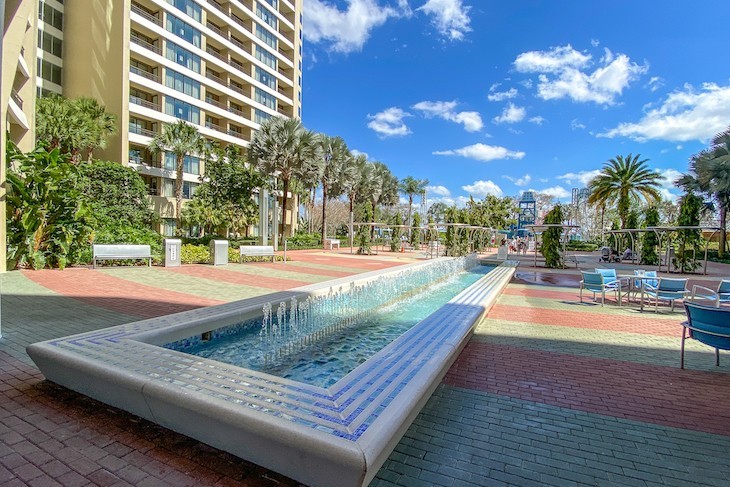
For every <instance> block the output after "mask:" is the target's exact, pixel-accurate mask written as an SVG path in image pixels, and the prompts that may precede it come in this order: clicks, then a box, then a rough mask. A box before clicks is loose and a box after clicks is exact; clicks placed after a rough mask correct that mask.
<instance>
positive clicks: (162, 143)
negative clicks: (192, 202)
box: [148, 120, 206, 230]
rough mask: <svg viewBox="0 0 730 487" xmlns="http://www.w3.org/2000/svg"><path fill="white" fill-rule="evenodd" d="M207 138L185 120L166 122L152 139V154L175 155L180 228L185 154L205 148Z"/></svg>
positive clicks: (177, 207) (179, 222)
mask: <svg viewBox="0 0 730 487" xmlns="http://www.w3.org/2000/svg"><path fill="white" fill-rule="evenodd" d="M205 145H206V140H205V138H204V137H203V136H202V135H200V132H198V129H197V128H195V127H194V126H192V125H190V124H189V123H187V122H185V121H184V120H178V121H177V122H174V123H170V122H165V124H164V125H163V126H162V132H161V133H159V134H157V135H155V137H154V138H153V139H152V140H151V141H150V143H149V146H148V149H149V150H150V152H151V153H152V154H162V153H164V152H171V153H173V154H174V155H175V218H176V222H177V223H176V224H177V228H178V230H179V229H180V228H181V226H182V225H181V222H182V200H183V168H184V163H185V156H187V155H189V154H191V153H196V152H197V153H200V152H203V151H204V150H205Z"/></svg>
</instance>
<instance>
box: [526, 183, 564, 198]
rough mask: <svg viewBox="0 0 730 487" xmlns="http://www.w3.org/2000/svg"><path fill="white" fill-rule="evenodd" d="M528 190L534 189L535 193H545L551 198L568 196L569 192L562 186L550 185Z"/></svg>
mask: <svg viewBox="0 0 730 487" xmlns="http://www.w3.org/2000/svg"><path fill="white" fill-rule="evenodd" d="M530 191H535V192H537V193H541V194H546V195H548V196H552V197H553V198H557V199H559V200H562V199H565V198H570V197H571V194H572V193H571V192H570V191H568V190H567V189H565V188H563V187H562V186H551V187H549V188H545V189H537V190H535V189H531V190H530Z"/></svg>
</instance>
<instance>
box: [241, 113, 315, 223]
mask: <svg viewBox="0 0 730 487" xmlns="http://www.w3.org/2000/svg"><path fill="white" fill-rule="evenodd" d="M318 154H319V149H318V144H317V136H316V135H315V134H314V133H313V132H311V131H309V130H306V129H305V128H304V126H303V125H302V122H301V120H299V119H298V118H282V117H272V118H270V119H269V120H267V121H266V122H264V123H263V124H262V125H261V128H260V129H259V130H258V131H257V132H254V135H253V137H252V139H251V144H250V145H249V147H248V161H249V163H250V164H252V165H253V166H255V167H257V168H258V169H259V171H261V172H262V173H263V174H265V175H268V176H271V177H274V178H276V179H277V180H278V181H279V182H280V183H281V189H282V191H283V196H282V205H281V231H280V233H281V234H282V235H283V233H284V229H285V228H286V225H285V223H286V205H287V199H288V197H289V190H290V187H291V185H292V182H293V180H296V179H297V178H298V177H299V176H300V174H301V170H302V167H303V165H305V164H309V163H310V161H311V160H312V159H314V158H317V157H318Z"/></svg>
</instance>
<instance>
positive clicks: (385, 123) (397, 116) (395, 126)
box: [368, 107, 411, 137]
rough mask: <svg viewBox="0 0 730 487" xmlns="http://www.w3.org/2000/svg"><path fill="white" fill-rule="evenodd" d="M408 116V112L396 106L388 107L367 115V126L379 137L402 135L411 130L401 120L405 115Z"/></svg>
mask: <svg viewBox="0 0 730 487" xmlns="http://www.w3.org/2000/svg"><path fill="white" fill-rule="evenodd" d="M410 116H411V114H410V113H408V112H404V111H403V110H401V109H400V108H398V107H390V108H387V109H385V110H383V111H382V112H380V113H376V114H375V115H368V118H369V119H370V122H368V127H370V128H371V129H373V130H374V131H375V132H377V133H378V134H379V135H380V136H381V137H402V136H404V135H408V134H410V133H411V130H410V129H409V128H408V126H407V125H406V124H405V123H404V122H403V119H404V118H405V117H410Z"/></svg>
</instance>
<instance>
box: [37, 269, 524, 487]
mask: <svg viewBox="0 0 730 487" xmlns="http://www.w3.org/2000/svg"><path fill="white" fill-rule="evenodd" d="M445 262H450V264H449V265H452V266H454V265H455V266H457V267H462V268H463V267H465V265H464V263H463V262H462V263H459V262H458V261H456V260H455V259H438V260H434V261H429V262H426V263H418V264H411V265H407V266H402V267H400V268H397V269H395V270H390V271H377V272H372V273H366V274H361V275H359V276H356V277H355V278H353V279H339V280H335V281H330V282H327V283H320V284H314V285H310V286H304V287H301V288H298V289H295V290H292V291H287V292H280V293H274V294H272V295H268V296H265V297H259V298H253V299H248V300H244V301H239V302H235V303H227V304H224V305H220V306H214V307H209V308H201V309H197V310H193V311H187V312H184V313H178V314H176V315H170V316H164V317H160V318H155V319H150V320H144V321H139V322H135V323H129V324H125V325H120V326H115V327H111V328H106V329H101V330H97V331H93V332H88V333H83V334H79V335H74V336H71V337H65V338H61V339H57V340H51V341H47V342H42V343H36V344H33V345H31V346H29V347H28V354H29V355H30V356H31V358H32V359H33V361H34V362H35V363H36V365H38V368H39V369H40V370H41V372H42V373H43V374H44V375H45V377H46V378H47V379H48V380H51V381H53V382H56V383H58V384H60V385H63V386H65V387H68V388H70V389H73V390H75V391H77V392H80V393H82V394H86V395H88V396H91V397H93V398H95V399H98V400H100V401H102V402H105V403H107V404H111V405H113V406H116V407H119V408H121V409H124V410H126V411H129V412H131V413H133V414H136V415H138V416H141V417H143V418H146V419H148V420H150V421H153V422H155V423H157V424H160V425H162V426H164V427H167V428H169V429H172V430H174V431H177V432H179V433H182V434H185V435H188V436H190V437H193V438H196V439H198V440H200V441H202V442H204V443H207V444H210V445H212V446H215V447H217V448H220V449H222V450H225V451H228V452H230V453H233V454H235V455H237V456H240V457H242V458H245V459H247V460H249V461H252V462H254V463H256V464H259V465H262V466H264V467H267V468H270V469H272V470H275V471H277V472H280V473H282V474H284V475H287V476H289V477H292V478H294V479H296V480H299V481H301V482H303V483H305V484H307V485H322V486H337V487H348V486H361V485H367V484H368V483H369V482H370V481H371V480H372V478H373V477H374V476H375V474H376V473H377V471H378V469H379V468H380V466H381V465H382V464H383V462H385V460H386V459H387V457H388V455H389V454H390V453H391V451H392V450H393V448H394V447H395V445H396V444H397V443H398V441H399V440H400V438H401V436H402V435H403V434H404V432H405V431H406V429H407V428H408V427H409V425H410V424H411V422H412V421H413V419H414V418H415V417H416V415H417V414H418V412H419V411H420V410H421V408H422V407H423V405H424V404H425V402H426V401H427V400H428V398H429V397H430V395H431V393H432V392H433V390H434V389H435V388H436V386H437V385H438V384H439V382H440V381H441V379H442V378H443V376H444V374H445V373H446V371H447V370H448V368H449V367H450V366H451V364H452V363H453V361H454V360H455V359H456V357H457V356H458V354H459V352H460V351H461V349H462V348H463V347H464V345H465V344H466V342H467V341H468V339H469V337H470V334H471V331H472V330H473V327H474V326H475V325H476V323H477V322H478V320H479V319H481V317H482V316H484V314H485V313H486V311H487V310H488V309H489V307H491V305H492V303H493V302H494V300H495V299H496V297H497V295H498V294H499V293H500V292H501V290H502V288H503V287H504V286H505V285H506V284H507V282H508V281H509V279H510V278H511V276H512V274H513V273H514V268H515V265H516V263H513V262H505V263H502V264H500V265H499V266H497V267H496V268H494V269H493V270H492V271H491V272H488V273H486V274H485V275H483V276H476V277H477V279H476V281H475V282H474V283H473V284H471V285H469V286H468V287H467V288H466V289H465V290H464V291H462V292H460V293H458V295H456V296H454V297H453V298H451V299H450V300H448V302H447V303H446V304H445V305H443V306H441V307H439V308H438V309H437V310H436V311H434V312H431V313H430V314H428V315H427V316H426V318H425V319H423V320H421V321H420V322H418V323H417V324H416V325H415V326H412V327H410V328H409V329H407V331H405V332H403V333H402V334H400V335H399V336H397V338H395V340H394V341H392V342H391V343H390V344H388V345H386V346H385V347H384V348H383V349H382V350H380V351H377V352H375V354H374V355H372V356H371V357H370V358H368V359H365V361H364V363H362V364H361V365H359V366H357V367H356V368H355V369H354V370H352V371H351V372H349V373H346V375H344V377H342V378H341V379H339V380H337V381H336V382H334V383H332V384H329V383H326V384H329V385H315V384H312V383H307V382H303V381H301V380H299V379H298V380H292V379H291V378H286V377H280V376H276V375H273V374H271V373H269V372H265V371H258V370H252V369H250V368H244V367H241V366H238V365H231V364H226V363H223V362H221V361H219V360H211V359H209V358H205V357H200V356H195V355H191V354H188V353H183V352H180V351H178V350H174V349H171V348H166V347H165V346H164V345H166V344H173V343H178V344H180V343H183V344H185V343H186V342H187V343H188V345H190V344H192V342H198V341H204V340H207V339H210V338H214V335H215V333H216V332H215V331H216V330H218V331H219V332H220V333H221V334H224V335H225V334H226V333H227V332H229V331H230V330H232V329H236V328H237V327H238V328H240V327H241V325H242V324H246V323H251V322H252V320H254V319H257V318H258V317H260V316H261V311H262V309H263V308H264V307H265V306H266V305H267V303H270V304H271V306H272V313H271V315H272V316H270V320H269V321H268V322H267V323H266V326H262V325H263V324H262V323H259V325H258V327H259V330H260V331H259V333H260V335H259V339H262V338H267V339H269V340H270V341H269V342H268V345H267V346H268V347H269V348H268V349H267V354H269V355H267V356H268V357H269V358H270V359H273V358H276V357H278V356H279V355H287V353H288V350H294V353H292V354H291V355H293V356H296V353H297V351H296V350H297V347H302V348H301V351H305V349H306V347H307V346H310V345H311V344H312V343H313V342H314V341H315V340H313V338H314V337H318V336H319V337H321V336H324V337H326V338H328V339H329V338H331V337H334V336H335V335H337V333H339V332H341V331H345V334H347V330H349V329H350V328H348V327H349V326H350V325H351V324H352V322H350V320H349V319H347V318H343V316H342V315H340V312H339V311H338V309H339V308H326V312H325V313H324V314H323V315H322V316H323V317H326V318H327V319H328V320H329V321H327V320H325V321H324V322H322V321H320V320H315V321H316V322H317V323H319V324H318V325H317V326H313V327H310V328H307V326H308V325H307V324H306V323H307V319H304V321H301V322H300V321H297V320H294V322H293V323H294V325H295V326H296V327H299V326H300V325H301V328H297V333H298V334H297V335H296V336H293V337H292V336H289V337H288V338H287V341H286V342H284V341H281V340H280V339H283V338H284V330H283V329H282V328H281V326H283V325H284V324H285V323H287V324H289V325H288V326H290V325H291V323H292V322H291V320H289V318H290V316H289V315H287V316H282V317H281V319H279V316H278V311H279V310H280V308H281V306H280V303H285V304H284V306H285V307H287V306H289V309H291V302H292V298H295V299H296V301H297V303H302V302H306V301H307V300H308V299H310V298H312V299H313V300H317V299H320V296H327V295H330V293H332V294H333V295H336V294H337V292H338V289H339V288H340V287H341V288H342V289H343V291H346V290H348V289H351V288H357V287H358V286H363V285H367V283H369V282H375V281H376V280H377V279H379V278H384V279H385V281H384V282H385V283H386V284H383V285H382V286H383V287H386V288H387V286H388V285H389V283H394V282H395V279H394V276H396V275H397V274H400V273H404V272H411V273H412V279H409V280H408V283H409V284H408V285H401V284H398V285H396V287H399V288H401V287H405V288H407V287H408V286H409V285H412V286H413V287H412V288H411V289H405V291H406V293H407V294H409V295H411V294H414V293H415V292H416V290H418V289H420V288H422V287H423V285H425V283H428V282H431V281H434V280H437V279H435V278H434V277H433V275H432V274H431V273H432V272H434V271H435V269H437V267H434V265H441V264H442V263H445ZM438 279H440V277H439V278H438ZM330 288H332V290H331V289H330ZM360 294H361V295H360V299H363V300H368V299H370V298H372V297H373V296H372V293H360ZM393 296H394V295H393V294H390V293H389V292H387V293H386V295H385V299H387V302H386V303H378V302H377V300H375V301H374V305H375V308H374V309H382V308H384V307H386V305H388V304H390V305H393V306H394V307H395V308H397V306H396V305H394V304H393V303H392V299H393ZM335 300H336V299H335ZM311 305H312V302H310V306H311ZM305 308H306V306H305ZM296 309H297V313H295V314H298V313H299V311H300V309H299V305H297V307H296ZM364 309H367V307H365V308H364ZM273 310H276V311H275V312H274V311H273ZM307 312H310V313H311V312H312V308H311V307H310V309H309V310H306V309H305V311H304V313H305V314H306V313H307ZM369 314H371V312H370V311H362V312H361V315H369ZM310 316H311V314H310ZM366 317H367V316H366ZM343 320H344V321H343ZM277 327H279V328H277ZM243 328H245V326H243ZM289 331H290V332H291V330H289ZM261 333H262V334H261ZM399 333H401V332H400V331H398V332H394V333H393V335H398V334H399ZM292 339H293V340H292ZM213 341H215V340H213ZM297 344H298V345H297ZM347 346H350V345H347ZM284 347H286V350H287V353H281V352H282V350H283V349H284ZM272 361H273V360H272ZM295 368H296V367H295ZM315 375H316V374H315Z"/></svg>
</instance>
